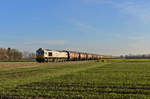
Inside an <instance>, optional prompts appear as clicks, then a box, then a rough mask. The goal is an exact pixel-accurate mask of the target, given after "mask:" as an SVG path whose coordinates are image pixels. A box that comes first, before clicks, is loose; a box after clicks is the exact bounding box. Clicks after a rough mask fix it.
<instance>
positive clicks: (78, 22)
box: [0, 0, 150, 55]
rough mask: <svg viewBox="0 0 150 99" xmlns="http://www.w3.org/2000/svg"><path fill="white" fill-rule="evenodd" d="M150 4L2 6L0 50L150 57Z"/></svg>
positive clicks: (99, 1) (11, 0)
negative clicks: (41, 49)
mask: <svg viewBox="0 0 150 99" xmlns="http://www.w3.org/2000/svg"><path fill="white" fill-rule="evenodd" d="M149 27H150V1H149V0H3V1H1V2H0V34H1V35H0V47H5V48H7V47H12V48H17V49H19V50H22V51H35V50H36V49H37V48H39V47H44V48H49V49H59V50H61V49H70V50H76V51H86V52H94V53H99V54H106V55H121V54H150V45H149V42H150V28H149Z"/></svg>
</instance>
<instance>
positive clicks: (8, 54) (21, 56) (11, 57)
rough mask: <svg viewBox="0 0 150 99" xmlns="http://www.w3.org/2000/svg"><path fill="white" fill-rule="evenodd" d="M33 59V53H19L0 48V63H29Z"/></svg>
mask: <svg viewBox="0 0 150 99" xmlns="http://www.w3.org/2000/svg"><path fill="white" fill-rule="evenodd" d="M33 58H35V54H34V53H29V52H28V53H27V52H21V51H19V50H17V49H14V48H0V61H25V60H28V61H29V60H30V61H31V60H32V59H33Z"/></svg>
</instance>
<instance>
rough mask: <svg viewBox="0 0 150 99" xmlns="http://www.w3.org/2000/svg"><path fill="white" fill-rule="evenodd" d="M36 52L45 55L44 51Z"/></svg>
mask: <svg viewBox="0 0 150 99" xmlns="http://www.w3.org/2000/svg"><path fill="white" fill-rule="evenodd" d="M36 54H37V55H44V51H37V52H36Z"/></svg>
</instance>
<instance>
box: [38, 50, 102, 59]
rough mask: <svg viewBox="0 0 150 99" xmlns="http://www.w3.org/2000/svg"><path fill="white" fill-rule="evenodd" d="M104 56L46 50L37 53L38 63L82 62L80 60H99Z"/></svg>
mask: <svg viewBox="0 0 150 99" xmlns="http://www.w3.org/2000/svg"><path fill="white" fill-rule="evenodd" d="M102 57H103V56H102V55H97V54H90V53H83V52H75V51H66V50H62V51H56V50H49V49H44V48H39V49H38V50H37V51H36V61H37V62H50V61H80V60H98V59H101V58H102Z"/></svg>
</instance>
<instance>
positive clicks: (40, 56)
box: [36, 48, 45, 62]
mask: <svg viewBox="0 0 150 99" xmlns="http://www.w3.org/2000/svg"><path fill="white" fill-rule="evenodd" d="M36 61H37V62H44V61H45V56H44V49H43V48H40V49H38V50H37V51H36Z"/></svg>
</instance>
